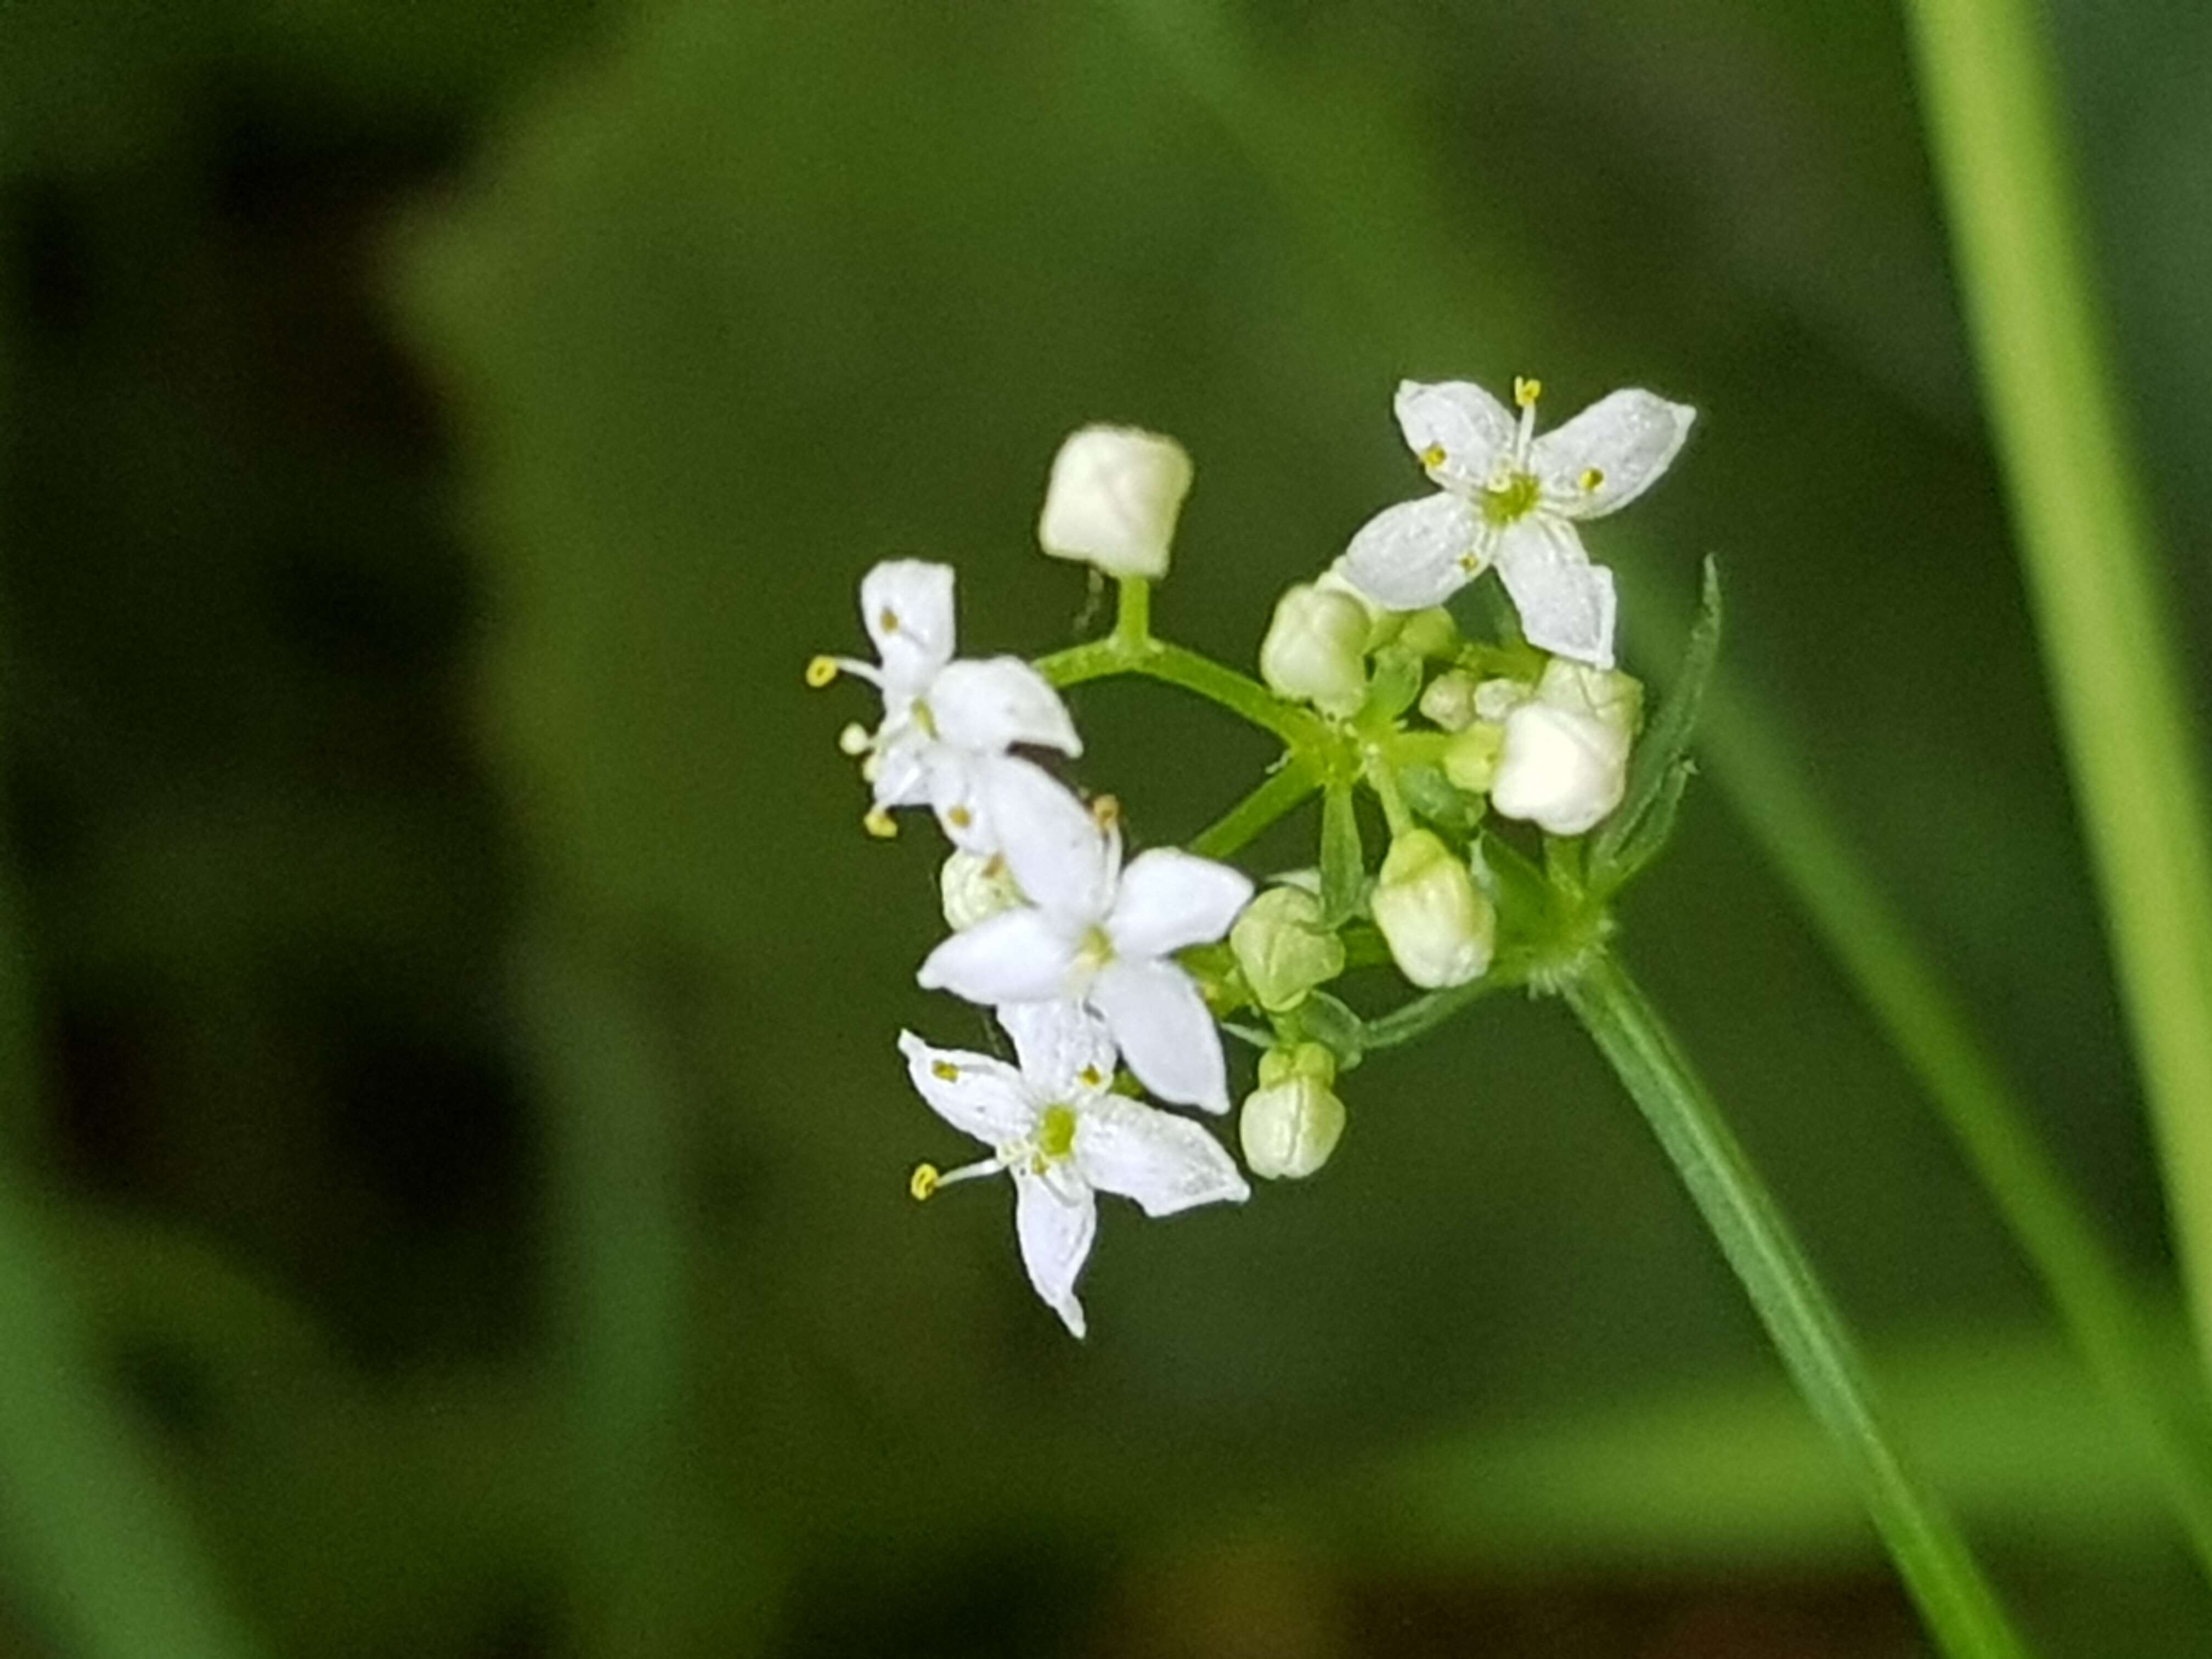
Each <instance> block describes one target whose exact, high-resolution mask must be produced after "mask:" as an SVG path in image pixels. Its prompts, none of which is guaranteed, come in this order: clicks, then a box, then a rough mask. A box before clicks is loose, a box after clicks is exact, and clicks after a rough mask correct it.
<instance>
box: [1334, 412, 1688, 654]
mask: <svg viewBox="0 0 2212 1659" xmlns="http://www.w3.org/2000/svg"><path fill="white" fill-rule="evenodd" d="M1540 391H1541V387H1540V386H1538V384H1537V383H1536V382H1535V381H1534V380H1516V381H1515V382H1514V383H1513V397H1514V401H1515V402H1516V404H1519V405H1520V409H1521V415H1520V418H1519V420H1518V421H1517V422H1516V420H1515V418H1514V416H1513V415H1512V414H1511V412H1510V411H1509V410H1507V409H1506V408H1505V406H1504V404H1501V403H1499V402H1498V399H1497V398H1493V397H1492V396H1491V395H1490V394H1489V393H1488V392H1485V391H1484V390H1483V389H1482V388H1481V387H1480V386H1474V385H1471V384H1469V383H1468V382H1467V381H1465V380H1446V381H1443V382H1440V383H1438V384H1436V385H1425V384H1422V383H1421V382H1419V381H1415V380H1407V381H1405V382H1403V383H1402V384H1401V385H1400V386H1399V387H1398V395H1397V399H1396V403H1395V409H1396V411H1397V416H1398V426H1399V429H1400V430H1401V431H1402V432H1403V433H1404V434H1405V435H1406V443H1407V447H1408V448H1410V449H1411V450H1412V451H1413V453H1414V454H1415V455H1416V456H1418V457H1419V459H1420V462H1421V465H1422V466H1423V468H1425V470H1426V471H1427V472H1428V475H1429V477H1430V479H1431V481H1432V482H1433V483H1435V484H1436V485H1437V494H1436V495H1428V496H1424V497H1422V498H1421V499H1419V500H1418V501H1401V502H1400V503H1399V504H1398V505H1397V506H1395V507H1385V508H1384V509H1383V511H1382V512H1381V513H1376V515H1375V517H1373V518H1372V519H1370V520H1368V521H1367V522H1366V523H1365V524H1364V525H1363V526H1360V528H1359V531H1358V533H1357V534H1355V535H1354V536H1353V537H1352V542H1351V544H1350V545H1349V546H1348V547H1346V549H1345V551H1344V556H1343V558H1342V559H1341V560H1340V561H1339V568H1340V569H1341V570H1342V571H1343V573H1344V574H1345V575H1346V577H1347V578H1349V579H1350V580H1351V581H1352V583H1353V584H1354V585H1355V586H1358V587H1359V588H1361V589H1362V590H1363V591H1364V592H1366V593H1367V594H1368V595H1369V596H1370V598H1372V599H1375V600H1376V601H1377V602H1378V603H1380V604H1382V605H1388V606H1389V607H1390V609H1392V610H1394V611H1419V610H1421V609H1423V608H1424V607H1425V606H1428V605H1441V604H1443V601H1444V600H1445V599H1448V598H1449V596H1450V595H1451V594H1452V593H1454V592H1456V591H1458V589H1460V588H1461V587H1462V586H1465V585H1466V584H1467V583H1468V582H1469V581H1471V580H1474V578H1475V577H1476V576H1478V575H1480V574H1482V572H1483V570H1484V569H1485V568H1487V567H1488V566H1489V565H1490V564H1491V563H1492V562H1495V563H1496V564H1497V566H1498V575H1499V577H1500V578H1501V579H1502V580H1504V583H1505V591H1506V592H1508V593H1509V594H1510V595H1511V596H1512V599H1513V604H1514V606H1515V608H1516V610H1518V611H1520V613H1521V629H1522V633H1523V634H1525V635H1527V636H1528V642H1529V643H1530V644H1531V645H1535V646H1540V647H1542V648H1543V649H1545V650H1547V651H1553V652H1557V653H1559V655H1561V656H1565V657H1572V658H1574V659H1577V661H1581V662H1586V663H1589V664H1590V665H1592V666H1593V667H1597V668H1610V667H1612V666H1613V605H1614V601H1613V575H1612V573H1611V572H1609V571H1607V570H1604V569H1601V568H1597V567H1595V566H1593V565H1592V564H1591V563H1590V562H1589V556H1588V555H1587V554H1585V553H1584V552H1583V544H1582V538H1581V536H1580V535H1579V534H1578V533H1577V532H1576V530H1575V521H1576V520H1580V519H1595V518H1601V517H1602V516H1604V515H1605V514H1606V513H1611V512H1613V511H1614V510H1616V509H1617V508H1620V507H1626V506H1627V505H1628V503H1629V502H1631V501H1634V500H1635V499H1636V498H1637V497H1638V495H1642V494H1643V493H1644V490H1645V489H1649V488H1650V485H1651V484H1652V483H1654V482H1655V481H1656V479H1657V478H1658V477H1659V475H1660V474H1661V473H1662V472H1664V471H1666V470H1667V466H1668V463H1669V462H1671V461H1672V460H1673V459H1674V455H1675V452H1677V451H1678V450H1680V448H1681V447H1682V441H1683V440H1684V439H1685V438H1686V437H1687V436H1688V435H1689V431H1690V422H1692V420H1694V419H1695V418H1696V417H1697V411H1696V410H1693V409H1691V408H1689V407H1687V406H1686V405H1685V404H1674V403H1669V402H1668V401H1667V400H1666V399H1665V398H1661V397H1657V396H1655V395H1654V394H1653V393H1651V392H1642V391H1633V390H1632V391H1625V392H1611V393H1609V394H1607V396H1605V397H1603V398H1599V399H1598V401H1597V402H1595V403H1594V404H1591V405H1590V406H1589V408H1588V409H1585V410H1583V412H1582V413H1581V414H1579V415H1577V416H1575V417H1574V419H1572V420H1571V421H1569V422H1567V423H1566V424H1565V426H1562V427H1559V428H1557V429H1556V430H1553V431H1551V432H1547V433H1546V434H1544V435H1543V436H1541V438H1540V437H1538V436H1536V398H1537V394H1538V392H1540Z"/></svg>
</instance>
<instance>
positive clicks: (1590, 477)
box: [1581, 466, 1605, 491]
mask: <svg viewBox="0 0 2212 1659" xmlns="http://www.w3.org/2000/svg"><path fill="white" fill-rule="evenodd" d="M1581 482H1582V486H1583V489H1584V490H1586V491H1587V490H1592V489H1596V488H1597V487H1598V486H1599V485H1600V484H1601V483H1604V482H1605V469H1604V468H1603V467H1601V466H1586V467H1584V468H1583V476H1582V480H1581Z"/></svg>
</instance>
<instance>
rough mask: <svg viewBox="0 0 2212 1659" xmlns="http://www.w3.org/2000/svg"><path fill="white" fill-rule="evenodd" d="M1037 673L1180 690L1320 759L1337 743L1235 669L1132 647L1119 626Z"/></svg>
mask: <svg viewBox="0 0 2212 1659" xmlns="http://www.w3.org/2000/svg"><path fill="white" fill-rule="evenodd" d="M1131 586H1134V584H1125V585H1124V586H1123V588H1122V595H1121V597H1122V605H1123V607H1124V608H1123V611H1122V617H1123V620H1124V621H1125V622H1126V620H1127V616H1128V611H1127V605H1128V599H1129V592H1130V587H1131ZM1146 603H1148V601H1147V602H1146ZM1036 669H1037V671H1038V672H1039V673H1041V674H1042V675H1043V676H1044V677H1045V678H1046V679H1048V680H1049V681H1051V682H1052V684H1054V685H1058V686H1070V685H1080V684H1083V683H1084V682H1085V681H1086V680H1099V679H1106V678H1110V677H1112V676H1114V675H1116V674H1139V675H1142V676H1143V677H1144V678H1146V679H1152V680H1158V681H1161V682H1162V683H1163V684H1168V685H1179V686H1181V687H1182V689H1183V690H1186V691H1191V692H1195V693H1196V694H1197V695H1198V696H1201V697H1204V698H1205V699H1206V701H1207V702H1212V703H1218V704H1219V705H1220V706H1221V707H1222V708H1225V709H1227V710H1228V711H1229V712H1230V713H1231V714H1235V715H1236V716H1237V718H1239V719H1240V720H1244V721H1246V722H1248V723H1249V724H1250V725H1253V726H1258V727H1259V728H1260V729H1261V731H1263V732H1273V734H1274V735H1275V736H1276V737H1277V738H1280V739H1281V740H1282V742H1283V744H1284V745H1285V747H1286V748H1290V749H1294V750H1298V751H1300V752H1301V753H1304V754H1309V755H1314V756H1320V755H1322V754H1324V753H1326V752H1327V751H1328V750H1329V749H1330V748H1331V747H1333V746H1334V744H1336V742H1337V739H1336V738H1335V735H1334V733H1333V732H1331V731H1330V730H1329V728H1328V726H1326V725H1324V724H1323V723H1322V720H1321V718H1320V717H1319V716H1318V715H1316V714H1314V713H1313V712H1312V711H1311V710H1310V709H1306V708H1300V707H1299V706H1298V705H1297V703H1294V702H1285V701H1284V700H1283V699H1282V698H1280V697H1279V696H1276V695H1275V694H1274V693H1273V692H1272V691H1270V690H1267V687H1266V686H1264V685H1262V684H1260V682H1259V681H1257V680H1255V679H1251V678H1248V677H1247V676H1245V675H1243V674H1240V673H1238V672H1237V671H1236V670H1235V669H1233V668H1225V667H1223V666H1222V665H1221V664H1219V663H1218V662H1216V661H1214V660H1213V659H1212V658H1211V657H1205V656H1200V654H1199V653H1197V652H1195V651H1190V650H1186V649H1185V648H1184V647H1182V646H1180V645H1170V644H1169V643H1168V642H1167V641H1164V640H1159V639H1154V638H1152V637H1151V636H1150V635H1146V637H1145V638H1144V639H1143V640H1142V641H1138V642H1136V643H1131V642H1130V641H1128V640H1127V639H1126V638H1125V637H1124V635H1122V633H1121V624H1120V623H1117V624H1116V627H1115V632H1114V633H1113V634H1111V635H1108V636H1107V637H1106V638H1104V639H1103V640H1088V641H1085V642H1084V643H1083V644H1081V645H1075V646H1070V647H1068V648H1067V649H1066V650H1065V651H1055V652H1054V653H1052V654H1051V655H1050V656H1048V657H1040V658H1038V659H1037V661H1036Z"/></svg>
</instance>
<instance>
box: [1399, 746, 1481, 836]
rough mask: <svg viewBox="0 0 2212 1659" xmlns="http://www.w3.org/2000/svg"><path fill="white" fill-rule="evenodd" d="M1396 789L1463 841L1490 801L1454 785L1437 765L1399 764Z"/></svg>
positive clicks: (1413, 806) (1471, 833) (1446, 830)
mask: <svg viewBox="0 0 2212 1659" xmlns="http://www.w3.org/2000/svg"><path fill="white" fill-rule="evenodd" d="M1398 788H1399V791H1400V793H1402V794H1403V795H1404V796H1405V798H1406V805H1408V806H1410V807H1412V808H1413V811H1415V812H1416V813H1417V814H1419V816H1420V817H1424V818H1426V819H1427V820H1428V821H1429V822H1430V823H1432V824H1434V825H1436V827H1437V829H1441V830H1443V832H1444V833H1445V834H1446V835H1448V836H1452V837H1453V838H1454V839H1455V840H1459V841H1464V840H1466V839H1467V838H1468V836H1471V835H1473V834H1474V828H1475V826H1476V825H1477V824H1479V823H1481V822H1482V815H1483V813H1484V811H1486V810H1487V808H1488V806H1489V803H1488V802H1487V801H1486V799H1484V798H1483V797H1482V796H1480V795H1470V794H1468V793H1467V791H1465V790H1464V789H1462V788H1460V787H1457V786H1456V785H1455V784H1454V783H1453V782H1452V781H1451V780H1450V779H1449V778H1447V777H1446V776H1445V775H1444V774H1443V768H1442V767H1440V766H1430V765H1426V764H1421V765H1414V766H1406V767H1401V768H1400V769H1399V770H1398Z"/></svg>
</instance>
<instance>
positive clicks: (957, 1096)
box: [898, 1031, 1036, 1147]
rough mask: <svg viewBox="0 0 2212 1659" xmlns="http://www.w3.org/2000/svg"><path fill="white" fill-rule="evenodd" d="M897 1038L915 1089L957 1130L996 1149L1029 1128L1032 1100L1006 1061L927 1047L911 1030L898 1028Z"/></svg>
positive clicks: (1033, 1118) (1032, 1120) (1033, 1111)
mask: <svg viewBox="0 0 2212 1659" xmlns="http://www.w3.org/2000/svg"><path fill="white" fill-rule="evenodd" d="M898 1041H899V1052H900V1053H901V1054H904V1055H905V1056H906V1070H907V1075H908V1077H910V1078H912V1079H914V1086H915V1092H916V1093H917V1094H919V1095H920V1096H921V1097H922V1098H923V1099H924V1100H926V1101H927V1102H928V1103H929V1104H930V1109H932V1110H933V1111H934V1112H935V1113H936V1114H937V1115H938V1116H939V1117H941V1118H943V1119H944V1120H945V1121H946V1122H947V1123H950V1124H951V1126H952V1127H954V1128H956V1129H957V1130H959V1131H960V1133H963V1134H967V1135H973V1136H975V1139H978V1140H980V1141H981V1142H983V1143H984V1144H985V1145H986V1146H993V1147H998V1146H1005V1145H1006V1143H1007V1142H1008V1141H1012V1140H1019V1139H1022V1138H1023V1137H1024V1136H1025V1135H1027V1134H1028V1133H1030V1129H1031V1128H1032V1127H1035V1125H1036V1104H1035V1103H1034V1102H1033V1101H1032V1100H1031V1098H1030V1091H1028V1090H1027V1089H1026V1088H1024V1086H1023V1084H1022V1074H1021V1073H1019V1072H1017V1071H1016V1070H1015V1069H1014V1068H1013V1067H1012V1066H1009V1065H1007V1064H1006V1061H1004V1060H994V1059H992V1058H991V1057H990V1055H988V1054H969V1052H968V1051H967V1050H965V1049H963V1048H931V1047H930V1046H929V1045H928V1044H927V1042H923V1041H922V1040H921V1038H920V1037H918V1036H915V1034H914V1033H913V1032H911V1031H901V1032H900V1033H899V1040H898Z"/></svg>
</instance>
